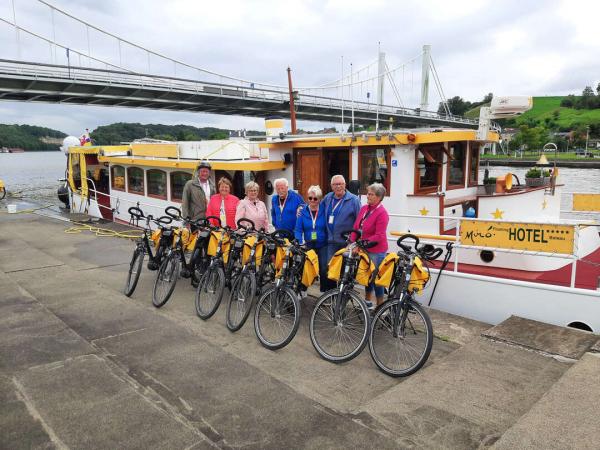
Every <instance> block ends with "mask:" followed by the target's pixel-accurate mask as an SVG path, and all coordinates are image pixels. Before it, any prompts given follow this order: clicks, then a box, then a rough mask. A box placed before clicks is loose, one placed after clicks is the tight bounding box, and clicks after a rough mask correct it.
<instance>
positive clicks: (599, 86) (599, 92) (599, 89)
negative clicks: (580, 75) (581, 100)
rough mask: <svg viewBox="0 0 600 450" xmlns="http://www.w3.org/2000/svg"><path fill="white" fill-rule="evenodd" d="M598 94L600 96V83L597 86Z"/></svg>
mask: <svg viewBox="0 0 600 450" xmlns="http://www.w3.org/2000/svg"><path fill="white" fill-rule="evenodd" d="M596 94H598V95H600V83H598V86H596Z"/></svg>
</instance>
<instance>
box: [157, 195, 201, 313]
mask: <svg viewBox="0 0 600 450" xmlns="http://www.w3.org/2000/svg"><path fill="white" fill-rule="evenodd" d="M167 210H171V211H175V213H176V214H174V213H172V214H173V215H176V219H177V220H180V221H182V223H183V225H184V227H182V228H180V229H179V230H177V232H176V235H177V239H175V243H174V245H173V247H172V248H171V249H170V250H169V251H168V252H167V254H166V255H165V259H164V260H163V262H162V263H161V265H160V268H159V270H158V274H157V276H156V280H155V281H154V289H153V290H152V304H153V305H154V306H155V307H157V308H161V307H163V306H164V305H165V304H166V303H167V302H168V301H169V299H170V298H171V295H172V294H173V291H174V290H175V286H176V285H177V280H178V279H179V277H182V278H191V282H192V285H193V286H194V285H197V283H198V282H199V280H200V277H201V276H202V273H203V272H204V269H205V268H206V266H207V265H208V257H207V254H206V247H207V244H208V237H209V235H210V229H209V228H208V218H205V219H200V220H198V221H196V222H194V221H191V220H189V219H182V218H181V212H180V210H179V209H178V208H175V207H174V206H169V207H168V208H167ZM188 226H189V227H190V228H192V227H193V228H196V231H194V232H191V231H189V230H188V228H187V227H188ZM187 252H189V254H190V257H189V260H187V259H186V253H187Z"/></svg>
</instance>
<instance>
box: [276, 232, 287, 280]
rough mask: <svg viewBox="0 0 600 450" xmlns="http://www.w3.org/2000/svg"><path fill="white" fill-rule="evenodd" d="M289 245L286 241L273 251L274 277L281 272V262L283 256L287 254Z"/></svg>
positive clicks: (283, 259) (283, 258)
mask: <svg viewBox="0 0 600 450" xmlns="http://www.w3.org/2000/svg"><path fill="white" fill-rule="evenodd" d="M289 244H290V241H288V240H287V239H286V240H285V245H283V246H277V248H276V249H275V270H276V273H275V276H277V277H278V276H279V272H281V268H282V267H283V261H285V254H286V252H287V249H288V245H289Z"/></svg>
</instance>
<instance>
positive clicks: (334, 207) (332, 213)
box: [329, 197, 344, 216]
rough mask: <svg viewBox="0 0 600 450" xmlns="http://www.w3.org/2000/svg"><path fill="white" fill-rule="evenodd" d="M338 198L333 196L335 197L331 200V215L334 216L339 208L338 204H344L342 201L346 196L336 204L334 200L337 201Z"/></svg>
mask: <svg viewBox="0 0 600 450" xmlns="http://www.w3.org/2000/svg"><path fill="white" fill-rule="evenodd" d="M336 200H337V199H336V198H335V197H333V199H332V200H331V206H332V208H331V213H330V214H329V215H330V216H333V215H334V214H335V210H336V209H337V207H338V206H340V205H341V204H342V201H343V200H344V197H342V198H340V199H339V200H338V202H337V203H336V204H335V205H334V204H333V202H335V201H336Z"/></svg>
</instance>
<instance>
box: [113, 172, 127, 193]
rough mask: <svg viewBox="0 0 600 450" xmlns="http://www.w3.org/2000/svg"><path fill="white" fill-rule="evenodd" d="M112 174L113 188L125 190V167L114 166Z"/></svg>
mask: <svg viewBox="0 0 600 450" xmlns="http://www.w3.org/2000/svg"><path fill="white" fill-rule="evenodd" d="M110 173H111V180H112V181H111V183H112V184H111V186H112V188H113V189H116V190H117V191H124V190H125V167H123V166H112V167H111V168H110Z"/></svg>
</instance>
